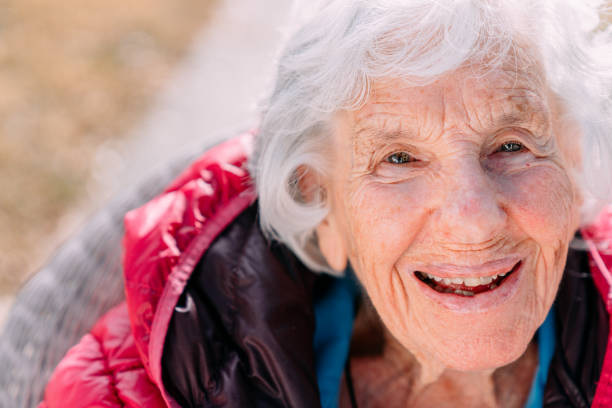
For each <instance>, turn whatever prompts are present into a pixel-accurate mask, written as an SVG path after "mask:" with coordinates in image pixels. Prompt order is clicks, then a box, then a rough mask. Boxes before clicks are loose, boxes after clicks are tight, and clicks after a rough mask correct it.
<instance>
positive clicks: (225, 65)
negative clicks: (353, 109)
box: [0, 0, 289, 325]
mask: <svg viewBox="0 0 612 408" xmlns="http://www.w3.org/2000/svg"><path fill="white" fill-rule="evenodd" d="M288 3H289V2H288V1H286V0H258V1H248V0H180V1H177V0H130V1H129V2H126V1H120V0H89V1H86V2H85V1H78V0H54V1H48V0H3V1H1V2H0V325H1V324H2V321H3V318H4V316H5V314H6V311H7V309H8V307H9V306H10V303H11V301H12V298H13V296H14V294H15V292H16V291H17V289H18V288H19V287H20V285H21V284H22V283H23V282H24V281H25V280H26V279H27V278H28V276H30V275H31V274H32V273H34V272H35V271H36V270H37V269H38V268H39V267H40V266H41V265H42V264H43V263H44V261H45V259H47V258H48V257H49V255H50V254H51V253H52V251H53V249H54V248H56V247H57V246H58V245H59V244H61V242H62V241H64V240H65V239H67V238H68V237H69V236H70V234H71V233H73V232H74V231H75V230H76V229H77V228H78V226H79V225H81V224H83V223H84V222H85V221H86V220H87V217H88V215H90V214H92V213H93V212H94V211H95V210H96V209H97V208H100V207H102V206H103V205H104V203H105V202H106V201H108V199H109V197H111V196H112V195H113V193H114V192H116V191H118V190H120V189H126V188H129V187H130V185H131V184H132V183H136V182H137V180H139V179H141V178H143V177H144V176H145V175H146V174H148V173H149V172H150V171H151V170H152V168H153V167H155V166H157V165H159V164H160V163H162V162H166V161H167V160H168V159H170V158H171V156H173V155H174V156H176V154H177V153H178V152H180V151H183V150H186V149H200V150H201V149H202V147H204V146H206V145H208V144H210V143H212V142H214V140H213V139H214V138H215V137H218V136H217V135H220V134H223V133H224V131H225V133H226V134H227V133H228V131H231V129H234V130H236V131H238V130H240V129H245V128H248V127H249V126H252V125H253V124H254V123H255V121H256V113H255V105H256V102H257V101H258V98H259V97H260V96H261V95H262V93H263V91H264V90H265V88H266V84H268V83H269V78H270V77H271V71H272V63H273V60H274V55H275V52H276V48H277V46H278V41H279V39H280V35H279V31H278V27H279V26H281V25H282V21H283V18H284V17H285V15H286V13H287V12H288Z"/></svg>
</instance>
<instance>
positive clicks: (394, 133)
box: [350, 69, 552, 154]
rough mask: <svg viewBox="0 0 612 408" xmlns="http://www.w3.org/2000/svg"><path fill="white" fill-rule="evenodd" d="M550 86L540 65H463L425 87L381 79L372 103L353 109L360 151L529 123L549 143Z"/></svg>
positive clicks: (534, 132)
mask: <svg viewBox="0 0 612 408" xmlns="http://www.w3.org/2000/svg"><path fill="white" fill-rule="evenodd" d="M546 89H547V88H546V87H545V84H544V81H543V76H542V75H541V74H540V73H539V71H538V70H533V71H531V70H528V71H521V72H518V73H517V72H516V71H514V70H511V71H508V70H505V69H504V70H498V71H494V72H492V73H489V74H487V75H484V76H481V77H474V76H473V75H471V74H470V73H469V72H467V73H466V72H465V71H464V72H461V71H458V72H455V73H452V74H448V75H447V76H445V77H443V78H441V79H440V80H438V81H436V82H434V83H432V84H430V85H426V86H421V87H414V86H411V85H410V84H407V83H405V82H402V81H401V80H387V81H380V82H378V83H375V84H374V86H373V88H372V94H371V96H370V99H369V100H368V101H367V102H366V104H365V105H364V106H363V107H362V108H361V109H359V110H357V111H354V112H350V113H351V122H352V127H353V129H352V132H351V133H352V135H353V136H352V137H353V139H354V140H353V141H352V145H353V147H354V150H355V151H354V153H356V154H359V153H366V152H368V151H370V150H371V148H372V145H373V144H374V143H376V144H385V143H392V142H393V141H399V140H401V139H403V140H404V141H405V140H407V139H406V138H408V140H410V141H412V142H415V143H430V142H433V141H435V140H437V139H438V138H439V137H440V136H441V135H442V134H444V133H445V132H449V131H459V132H470V133H474V134H482V135H485V136H486V135H490V134H493V133H495V132H496V131H497V130H499V129H503V128H510V127H521V128H526V129H528V130H529V131H530V132H532V133H533V134H534V135H535V136H536V137H538V138H539V139H541V142H542V144H544V143H546V142H547V140H548V139H549V136H550V130H551V126H552V118H551V113H550V109H549V104H548V100H547V95H548V93H547V92H546ZM362 147H363V148H365V151H361V150H363V149H362Z"/></svg>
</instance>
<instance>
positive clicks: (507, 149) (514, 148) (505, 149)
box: [499, 142, 524, 153]
mask: <svg viewBox="0 0 612 408" xmlns="http://www.w3.org/2000/svg"><path fill="white" fill-rule="evenodd" d="M523 149H524V146H523V145H522V144H521V143H519V142H506V143H503V144H502V145H501V146H500V147H499V152H502V153H512V152H520V151H521V150H523Z"/></svg>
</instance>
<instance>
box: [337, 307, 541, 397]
mask: <svg viewBox="0 0 612 408" xmlns="http://www.w3.org/2000/svg"><path fill="white" fill-rule="evenodd" d="M365 309H366V310H364V308H361V310H360V312H359V314H358V316H357V319H356V321H355V332H354V335H353V345H354V346H355V347H352V352H353V353H352V357H351V372H352V380H353V383H354V389H355V395H356V399H357V402H358V406H359V407H360V408H364V407H377V406H381V407H385V408H392V407H400V406H401V407H406V406H411V407H419V406H427V407H431V406H436V407H445V406H448V407H461V406H465V407H474V406H476V407H498V406H499V407H522V406H523V405H524V403H525V401H526V399H527V396H528V394H529V391H530V389H531V383H532V382H533V375H534V373H535V370H536V368H537V360H538V356H537V347H535V344H534V343H533V342H532V344H530V345H529V347H528V348H527V350H526V351H525V353H524V354H523V356H521V357H520V358H519V359H518V360H516V361H515V362H513V363H511V364H509V365H507V366H504V367H501V368H498V369H496V370H487V371H473V372H464V371H457V370H452V369H449V368H446V367H443V366H441V365H436V364H427V362H421V361H419V360H421V359H420V358H418V357H417V356H415V355H413V354H412V353H410V352H409V351H408V350H407V349H406V348H404V347H403V346H402V345H401V344H399V342H397V340H395V339H394V338H393V336H391V335H390V334H389V333H388V332H387V331H386V330H385V329H384V327H383V326H382V324H381V323H380V321H377V316H376V315H375V312H374V315H373V314H372V311H373V309H372V310H367V309H368V307H367V306H366V307H365ZM364 339H366V340H364ZM368 348H369V351H370V352H368ZM355 351H356V352H355ZM422 358H423V357H422ZM343 388H346V387H343ZM343 394H344V395H343V398H341V405H340V406H346V407H349V406H350V404H348V405H343V404H342V401H343V400H345V403H348V401H349V400H348V399H346V398H348V394H346V389H345V390H344V391H343Z"/></svg>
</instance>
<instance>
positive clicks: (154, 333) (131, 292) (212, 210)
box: [123, 133, 255, 406]
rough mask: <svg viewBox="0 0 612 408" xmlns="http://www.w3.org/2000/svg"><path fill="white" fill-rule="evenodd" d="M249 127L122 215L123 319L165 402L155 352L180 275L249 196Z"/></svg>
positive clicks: (158, 353) (190, 269) (182, 285)
mask: <svg viewBox="0 0 612 408" xmlns="http://www.w3.org/2000/svg"><path fill="white" fill-rule="evenodd" d="M252 143H253V134H252V133H245V134H243V135H241V136H239V137H238V138H234V139H231V140H229V141H227V142H225V143H223V144H221V145H218V146H216V147H214V148H213V149H210V150H209V151H208V152H206V154H204V155H203V156H202V157H200V158H199V159H198V160H197V161H196V162H195V163H193V164H192V165H191V166H190V167H189V168H187V169H186V170H185V171H184V172H183V173H182V174H181V175H180V176H179V177H178V178H177V179H176V180H175V181H174V182H173V183H172V184H171V185H170V186H169V187H168V188H167V189H166V190H165V191H164V192H163V193H162V194H161V195H159V196H158V197H156V198H155V199H154V200H152V201H150V202H148V203H147V204H145V205H144V206H142V207H140V208H137V209H135V210H132V211H130V212H129V213H127V214H126V216H125V236H124V241H123V245H124V250H125V252H124V259H123V265H124V276H125V292H126V301H127V306H128V313H129V317H130V324H131V329H132V333H133V335H134V340H135V343H136V347H137V349H138V352H139V354H140V357H141V359H142V362H143V364H144V366H145V368H146V370H147V373H148V375H149V377H150V378H151V379H152V380H153V382H154V383H155V384H156V385H157V386H158V387H159V388H160V390H161V391H162V395H163V396H164V399H165V400H166V403H167V404H168V405H169V406H177V404H176V402H175V401H173V400H172V398H171V397H169V396H168V394H167V392H166V391H165V390H164V387H163V383H162V370H161V357H162V352H163V346H164V339H165V336H166V332H167V329H168V324H169V322H170V318H171V316H172V313H173V309H174V306H175V305H176V303H177V301H178V299H179V297H180V295H181V293H182V292H183V289H184V288H185V285H186V283H187V280H188V279H189V277H190V276H191V273H192V272H193V270H194V268H195V266H196V264H197V263H198V261H199V259H200V258H201V256H202V254H203V253H204V252H205V251H206V249H207V248H208V247H209V245H210V244H211V242H212V241H213V240H214V239H215V238H216V237H217V235H219V233H221V231H223V229H224V228H225V227H226V226H227V225H229V223H230V222H231V221H232V220H234V219H235V218H236V217H237V216H238V214H240V213H241V212H242V211H244V210H245V209H246V208H247V207H248V206H249V205H251V204H252V203H253V202H254V201H255V192H254V189H253V187H252V185H251V182H250V179H249V175H248V172H247V170H246V161H247V157H248V155H249V153H250V151H251V147H252Z"/></svg>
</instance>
